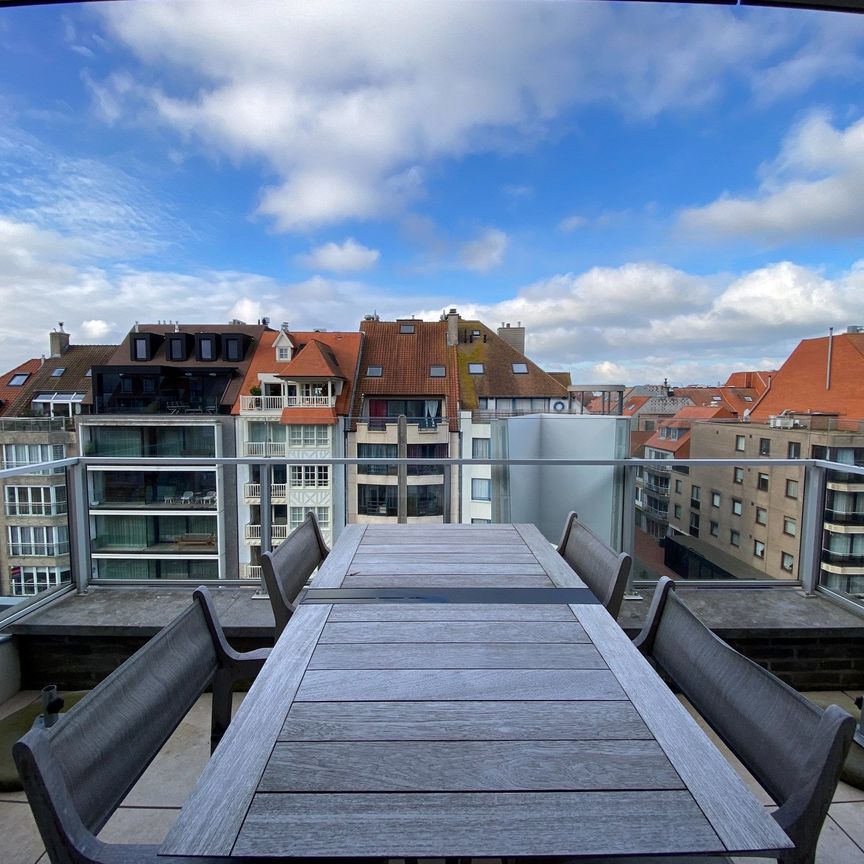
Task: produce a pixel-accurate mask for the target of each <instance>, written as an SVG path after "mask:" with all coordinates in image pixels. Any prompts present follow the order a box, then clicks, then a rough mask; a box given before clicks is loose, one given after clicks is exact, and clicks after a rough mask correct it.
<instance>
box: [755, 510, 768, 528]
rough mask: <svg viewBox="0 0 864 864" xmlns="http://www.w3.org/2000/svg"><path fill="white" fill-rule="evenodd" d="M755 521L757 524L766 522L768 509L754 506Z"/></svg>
mask: <svg viewBox="0 0 864 864" xmlns="http://www.w3.org/2000/svg"><path fill="white" fill-rule="evenodd" d="M756 522H757V524H759V525H767V524H768V511H767V510H766V509H765V508H764V507H757V508H756Z"/></svg>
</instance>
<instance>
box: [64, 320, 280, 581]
mask: <svg viewBox="0 0 864 864" xmlns="http://www.w3.org/2000/svg"><path fill="white" fill-rule="evenodd" d="M265 332H267V328H266V327H265V326H263V325H260V324H258V325H247V324H243V323H242V322H237V321H235V322H232V323H231V324H228V325H180V324H147V325H144V324H141V325H139V324H136V325H135V327H134V328H133V330H132V331H131V332H130V333H129V335H128V336H127V337H126V338H125V339H124V340H123V342H122V343H121V345H120V346H119V347H118V348H117V350H116V351H114V353H113V354H112V356H111V357H110V359H108V360H107V361H106V362H105V363H104V364H102V365H101V366H98V367H96V368H94V370H93V387H94V408H95V416H92V417H88V418H86V419H84V420H83V421H82V422H81V423H80V424H79V434H80V444H81V448H82V452H83V453H84V454H85V455H88V456H94V457H97V456H106V457H113V458H115V459H116V458H118V457H119V458H131V459H134V458H136V457H146V456H159V457H163V458H167V459H176V460H177V461H176V462H175V463H173V464H172V463H169V464H168V465H165V466H159V467H158V468H148V469H146V470H145V469H141V468H140V467H137V466H135V465H133V464H129V465H122V464H121V465H104V466H103V465H91V466H88V469H87V475H88V476H87V480H88V484H87V485H88V499H89V500H88V507H89V523H90V558H91V575H92V576H93V577H94V578H99V579H125V580H128V579H136V580H137V579H144V580H152V579H192V580H200V579H216V578H236V574H237V569H238V543H237V536H236V530H235V525H236V524H237V489H236V481H235V474H234V472H233V471H223V469H222V468H221V467H219V466H217V465H215V464H210V465H208V464H206V461H205V462H204V463H203V464H201V463H199V464H195V465H189V464H188V463H187V462H185V460H186V459H190V458H192V459H198V460H207V459H212V458H214V457H217V458H218V457H221V456H233V455H234V452H235V443H234V418H233V417H232V416H231V410H232V408H233V406H234V404H235V402H236V401H237V400H238V398H239V395H240V388H241V384H242V382H243V380H244V378H245V375H246V371H247V369H248V367H249V364H250V362H251V359H252V357H253V355H254V353H255V349H256V347H257V344H258V341H259V339H260V338H261V337H262V335H263V334H264V333H265Z"/></svg>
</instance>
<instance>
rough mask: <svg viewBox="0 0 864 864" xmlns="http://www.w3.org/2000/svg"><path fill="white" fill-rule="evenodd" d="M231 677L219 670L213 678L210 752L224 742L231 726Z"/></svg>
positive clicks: (225, 670) (226, 671)
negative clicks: (223, 738) (224, 737)
mask: <svg viewBox="0 0 864 864" xmlns="http://www.w3.org/2000/svg"><path fill="white" fill-rule="evenodd" d="M231 683H232V679H231V675H230V674H229V672H228V670H227V669H219V670H218V671H217V672H216V675H215V676H214V678H213V711H212V714H211V717H210V752H211V753H212V752H213V751H214V750H215V749H216V745H217V744H218V743H219V742H220V741H221V740H222V736H223V735H224V734H225V732H226V731H227V730H228V726H229V725H230V724H231Z"/></svg>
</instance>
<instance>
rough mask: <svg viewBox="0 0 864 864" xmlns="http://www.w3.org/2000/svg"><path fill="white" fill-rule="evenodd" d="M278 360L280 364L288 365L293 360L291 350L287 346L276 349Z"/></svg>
mask: <svg viewBox="0 0 864 864" xmlns="http://www.w3.org/2000/svg"><path fill="white" fill-rule="evenodd" d="M276 359H277V360H278V361H279V362H280V363H287V362H288V361H289V360H290V359H291V349H290V348H288V347H286V346H282V347H280V348H277V349H276Z"/></svg>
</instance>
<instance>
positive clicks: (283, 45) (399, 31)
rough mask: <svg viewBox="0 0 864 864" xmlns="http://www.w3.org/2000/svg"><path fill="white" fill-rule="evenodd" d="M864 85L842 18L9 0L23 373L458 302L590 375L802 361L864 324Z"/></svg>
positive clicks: (657, 10)
mask: <svg viewBox="0 0 864 864" xmlns="http://www.w3.org/2000/svg"><path fill="white" fill-rule="evenodd" d="M862 84H864V16H854V15H842V14H837V13H817V12H805V11H793V10H770V9H758V8H757V9H743V8H722V7H717V8H715V7H706V6H693V7H689V6H682V5H677V4H668V5H655V4H642V3H635V4H618V3H610V2H603V0H594V2H592V0H573V2H567V3H551V2H549V3H546V2H536V3H519V2H471V3H469V2H459V3H446V2H433V3H422V2H417V0H412V2H411V3H396V2H387V3H376V2H374V0H363V2H360V0H357V2H354V3H336V2H330V3H326V4H320V3H311V2H310V3H292V2H284V0H279V2H265V0H245V2H243V3H237V2H233V0H232V2H224V3H220V2H218V0H206V2H196V0H183V2H178V3H171V2H168V0H159V2H147V0H135V2H124V3H98V4H88V5H84V6H75V5H70V6H62V5H61V6H49V7H42V8H39V7H28V8H19V9H8V8H6V9H0V301H2V305H0V310H2V311H0V367H2V369H8V368H10V367H12V366H14V365H16V364H17V363H18V362H20V361H21V360H23V359H26V358H27V357H32V356H39V355H40V354H41V353H43V352H44V351H46V350H47V345H48V338H47V332H48V330H50V329H51V328H52V327H53V326H55V325H56V322H57V321H63V322H64V323H65V327H66V329H67V330H70V331H71V332H72V333H73V338H74V340H75V341H78V342H111V341H117V340H119V339H120V338H121V337H122V335H123V334H124V333H125V332H127V331H128V330H129V328H130V327H131V326H132V324H133V323H134V321H136V320H138V321H142V322H144V321H156V320H163V319H170V320H180V321H181V322H190V323H191V322H205V321H210V322H223V321H227V320H228V319H230V318H232V317H239V318H242V319H244V320H247V321H250V320H251V321H254V320H256V319H257V318H259V317H261V316H264V315H266V316H269V317H270V318H271V320H272V321H273V322H274V323H278V322H281V321H288V322H290V324H291V326H293V327H294V328H296V329H306V328H313V327H327V328H329V329H339V328H346V329H356V327H357V323H358V321H359V320H360V319H361V318H362V316H363V315H364V314H366V313H370V312H373V311H377V312H378V313H379V315H381V317H382V318H392V317H396V316H406V315H408V316H410V315H412V314H416V315H418V316H420V315H422V316H425V317H437V316H438V315H439V314H440V312H441V310H442V309H444V308H447V307H450V306H456V307H458V309H459V310H460V312H462V313H463V315H476V316H479V317H480V318H482V319H483V320H484V321H486V323H488V324H490V325H491V326H497V325H498V324H500V323H501V322H502V321H509V322H512V323H513V324H516V322H517V321H521V322H523V323H524V324H526V325H527V327H528V352H529V354H531V356H533V357H534V358H535V359H536V360H538V361H539V362H540V363H542V364H544V365H545V366H546V367H547V368H554V369H569V370H571V371H572V373H573V375H574V378H576V379H578V380H580V381H586V380H597V381H601V380H606V381H612V380H614V381H624V382H626V383H641V382H650V381H655V382H656V381H660V380H662V379H663V378H664V377H668V378H669V379H670V381H673V382H676V383H714V382H716V381H718V380H720V379H725V377H726V375H727V374H728V373H729V372H730V371H732V370H734V369H742V368H754V367H756V368H770V367H772V366H775V365H777V364H778V363H779V362H781V361H782V359H783V358H784V357H785V356H786V355H787V354H788V352H789V350H790V349H791V348H792V347H793V346H794V345H795V343H796V342H797V340H798V339H800V338H803V337H807V336H817V335H822V334H824V333H825V332H827V328H828V327H829V326H834V327H838V328H843V327H845V326H846V325H848V324H856V323H864V244H862V242H861V241H862V236H864V97H862V96H861V94H862V93H864V88H862Z"/></svg>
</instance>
